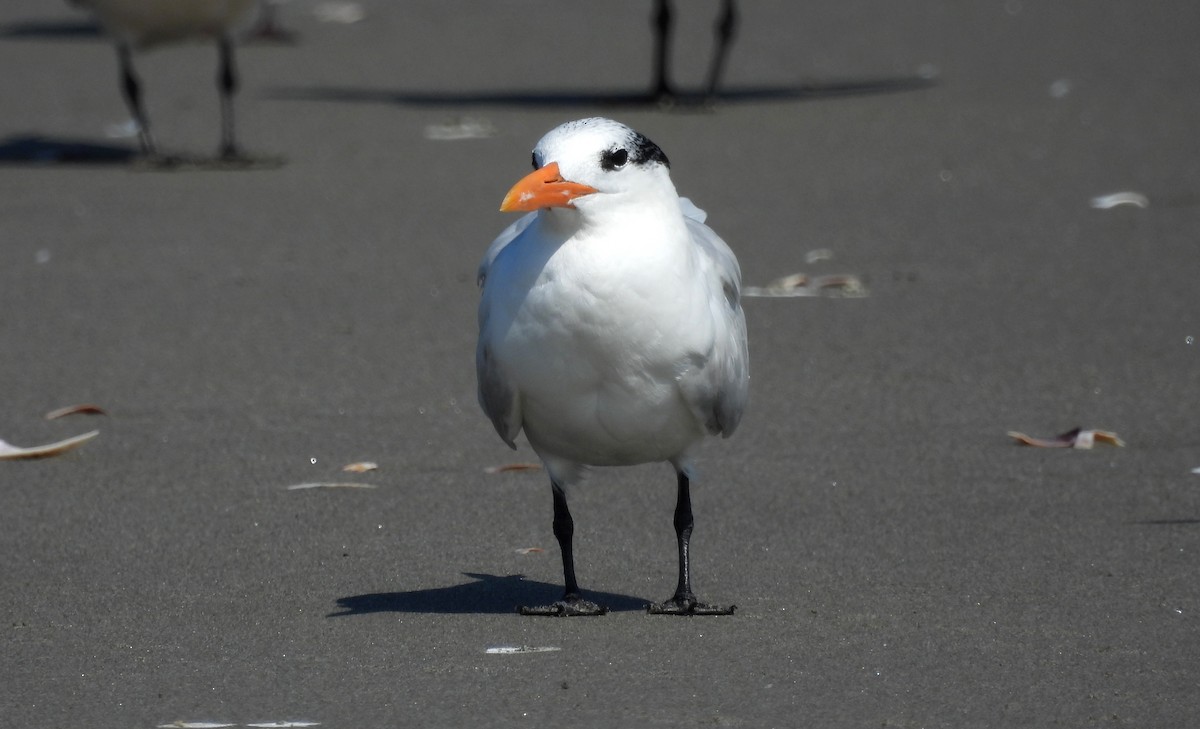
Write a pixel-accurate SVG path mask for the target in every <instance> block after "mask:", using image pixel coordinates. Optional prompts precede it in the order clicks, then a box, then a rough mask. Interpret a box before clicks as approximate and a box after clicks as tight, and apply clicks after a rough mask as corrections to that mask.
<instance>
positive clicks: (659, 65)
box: [652, 0, 675, 102]
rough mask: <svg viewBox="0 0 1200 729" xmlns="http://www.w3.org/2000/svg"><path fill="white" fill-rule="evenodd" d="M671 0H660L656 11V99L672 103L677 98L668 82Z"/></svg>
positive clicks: (654, 91)
mask: <svg viewBox="0 0 1200 729" xmlns="http://www.w3.org/2000/svg"><path fill="white" fill-rule="evenodd" d="M671 21H672V18H671V0H658V5H657V8H656V9H655V11H654V90H653V92H652V93H653V95H654V98H656V99H658V100H659V101H662V102H665V101H670V100H671V99H673V98H674V97H675V92H674V91H672V90H671V83H670V82H669V81H667V75H668V70H667V68H668V60H669V59H668V57H669V56H670V53H671V48H670V45H671V44H670V38H671Z"/></svg>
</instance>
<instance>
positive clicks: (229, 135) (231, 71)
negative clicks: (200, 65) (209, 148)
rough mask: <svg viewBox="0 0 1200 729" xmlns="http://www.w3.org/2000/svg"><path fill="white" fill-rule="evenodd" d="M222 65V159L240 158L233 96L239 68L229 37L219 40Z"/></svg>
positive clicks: (219, 80) (218, 73)
mask: <svg viewBox="0 0 1200 729" xmlns="http://www.w3.org/2000/svg"><path fill="white" fill-rule="evenodd" d="M217 52H218V53H219V54H220V61H219V63H220V65H219V68H218V71H217V88H218V90H219V92H220V94H221V153H220V154H221V157H222V158H224V159H230V158H234V157H238V156H239V152H238V148H237V142H236V141H234V130H233V96H234V94H236V93H237V90H238V78H237V67H236V66H235V65H234V61H233V41H231V40H230V38H229V36H228V35H222V36H221V37H220V38H219V39H218V40H217Z"/></svg>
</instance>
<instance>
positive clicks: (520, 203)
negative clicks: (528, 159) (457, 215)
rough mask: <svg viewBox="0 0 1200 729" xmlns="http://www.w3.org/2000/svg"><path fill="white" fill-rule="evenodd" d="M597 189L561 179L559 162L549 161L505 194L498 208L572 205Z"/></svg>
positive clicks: (521, 210) (527, 208)
mask: <svg viewBox="0 0 1200 729" xmlns="http://www.w3.org/2000/svg"><path fill="white" fill-rule="evenodd" d="M596 191H597V190H596V188H594V187H590V186H588V185H582V184H580V183H578V182H571V181H569V180H564V179H563V178H562V175H561V174H560V173H559V170H558V163H557V162H551V163H550V164H548V165H546V166H544V167H541V168H539V169H536V170H534V171H533V172H531V173H529V174H528V175H526V176H525V177H523V178H521V179H520V180H519V181H518V182H517V184H515V185H513V186H512V189H511V190H509V191H508V194H507V195H505V196H504V201H503V202H502V203H500V211H501V212H505V213H510V212H524V211H531V210H539V209H541V208H555V207H558V208H566V207H573V205H572V204H571V201H572V200H574V199H575V198H577V197H581V196H583V195H590V194H592V193H594V192H596Z"/></svg>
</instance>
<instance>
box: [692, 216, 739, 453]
mask: <svg viewBox="0 0 1200 729" xmlns="http://www.w3.org/2000/svg"><path fill="white" fill-rule="evenodd" d="M682 202H686V203H687V205H686V206H681V207H682V208H683V210H684V218H685V222H686V223H687V228H688V231H689V232H690V233H691V235H692V242H693V243H695V244H696V247H697V249H699V251H700V253H701V259H702V270H703V275H705V276H706V277H708V279H709V286H710V287H711V290H712V292H713V293H714V294H717V295H715V296H713V297H712V300H711V313H712V316H713V325H714V332H715V336H714V338H713V344H712V349H711V351H710V352H708V353H707V356H706V357H705V358H704V361H703V363H702V364H701V365H700V366H697V367H691V368H689V369H688V371H687V372H686V373H685V374H684V375H683V378H682V379H681V382H680V385H681V387H682V389H683V392H684V395H685V396H686V397H687V398H688V400H689V402H690V404H691V405H692V408H693V409H694V410H696V412H697V415H699V416H700V417H701V418H702V419H703V421H704V423H705V426H706V427H707V428H708V432H710V433H712V434H714V435H716V434H718V433H719V434H721V435H723V436H725V437H729V436H730V435H732V434H733V431H734V430H736V429H737V426H738V423H739V422H740V421H741V419H742V412H743V411H744V410H745V409H746V402H747V400H749V397H750V352H749V348H748V346H747V344H746V315H745V313H743V312H742V301H741V298H742V294H741V291H742V271H741V267H740V266H738V261H737V257H736V256H735V255H734V254H733V251H732V250H730V249H729V246H728V245H726V244H725V241H723V240H721V237H720V236H718V235H717V234H716V233H715V232H713V230H712V229H711V228H709V227H708V226H707V225H705V224H704V223H703V220H704V212H703V211H702V210H700V209H699V208H697V207H696V206H695V205H692V203H691V201H690V200H687V199H686V198H683V199H682Z"/></svg>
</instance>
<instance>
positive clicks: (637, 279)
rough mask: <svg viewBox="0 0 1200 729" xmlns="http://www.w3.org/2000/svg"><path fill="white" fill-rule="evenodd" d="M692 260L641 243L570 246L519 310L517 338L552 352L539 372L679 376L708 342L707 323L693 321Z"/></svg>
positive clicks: (601, 377) (634, 379) (630, 379)
mask: <svg viewBox="0 0 1200 729" xmlns="http://www.w3.org/2000/svg"><path fill="white" fill-rule="evenodd" d="M613 248H617V250H613ZM691 265H692V262H691V261H690V260H689V259H688V257H687V256H686V255H683V254H682V253H680V252H677V251H672V250H656V249H653V248H649V249H647V248H639V247H638V246H637V245H636V244H630V245H621V244H620V243H617V244H613V243H612V242H611V241H610V242H609V243H608V245H607V247H601V246H599V245H588V244H586V242H585V243H584V244H579V245H568V246H563V247H562V248H560V249H559V250H558V251H557V252H556V253H555V254H554V255H553V256H551V257H550V259H549V260H547V262H546V265H545V266H544V267H543V268H542V269H541V271H540V272H539V273H538V275H537V277H536V279H535V280H533V281H532V282H531V285H530V287H529V289H528V292H527V296H526V297H525V298H524V300H523V301H521V302H520V305H519V306H518V307H517V309H516V310H515V311H514V312H513V313H514V321H513V324H514V328H513V332H512V333H513V339H514V343H516V344H518V346H529V347H533V348H536V349H537V350H538V351H539V352H542V353H544V354H546V355H547V356H545V357H544V358H543V360H542V362H541V363H539V365H538V366H535V367H534V368H533V370H534V371H535V372H536V374H535V375H534V377H537V378H540V377H545V376H549V375H553V376H555V377H556V378H567V379H576V378H581V379H592V380H596V381H603V382H607V383H609V384H610V385H612V386H620V385H621V384H622V383H628V384H629V385H630V386H635V385H644V383H645V382H646V381H656V380H659V381H664V384H665V383H666V382H667V381H673V380H674V378H675V376H676V374H677V370H678V368H679V366H680V363H681V361H684V360H686V358H687V357H688V353H689V352H690V351H692V350H694V349H695V348H697V347H701V346H703V339H704V327H703V325H701V326H697V325H696V323H695V322H694V321H689V316H690V315H692V314H693V313H694V311H695V302H694V301H692V300H691V299H692V298H693V297H692V296H691V295H690V291H691V289H692V287H691V286H689V285H687V283H688V282H690V281H691V280H693V279H694V274H693V273H692V272H691V271H689V267H690V266H691Z"/></svg>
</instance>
